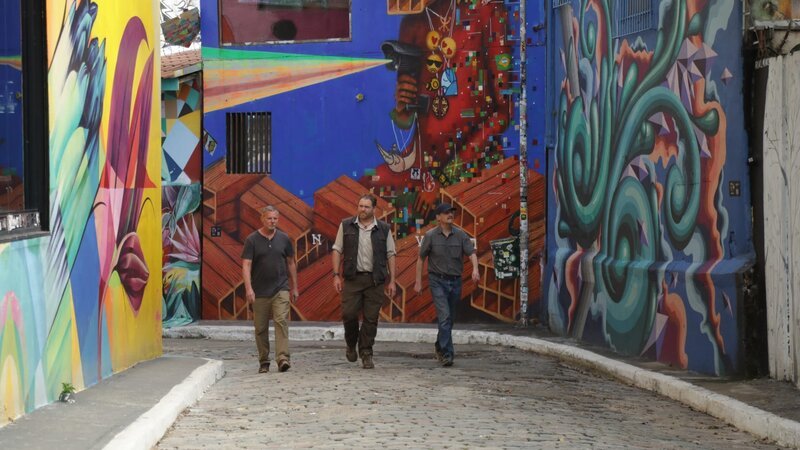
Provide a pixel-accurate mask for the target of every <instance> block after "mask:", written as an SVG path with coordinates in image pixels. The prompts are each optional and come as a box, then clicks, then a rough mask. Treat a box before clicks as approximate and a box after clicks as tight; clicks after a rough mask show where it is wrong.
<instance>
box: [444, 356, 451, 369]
mask: <svg viewBox="0 0 800 450" xmlns="http://www.w3.org/2000/svg"><path fill="white" fill-rule="evenodd" d="M452 365H453V357H452V356H445V357H444V358H442V366H443V367H450V366H452Z"/></svg>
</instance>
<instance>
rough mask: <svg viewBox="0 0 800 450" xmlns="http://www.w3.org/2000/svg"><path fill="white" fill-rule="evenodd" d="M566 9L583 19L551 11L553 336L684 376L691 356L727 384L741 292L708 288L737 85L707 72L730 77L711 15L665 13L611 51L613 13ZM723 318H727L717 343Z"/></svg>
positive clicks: (722, 226)
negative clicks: (644, 357) (648, 359)
mask: <svg viewBox="0 0 800 450" xmlns="http://www.w3.org/2000/svg"><path fill="white" fill-rule="evenodd" d="M574 3H576V11H578V14H577V17H574V16H573V15H572V14H573V13H572V11H573V10H572V7H571V5H568V6H565V7H561V8H556V9H554V11H553V14H554V15H555V16H556V18H558V19H560V20H557V21H555V22H556V23H560V24H561V27H560V29H559V30H558V31H557V32H556V34H557V37H560V38H561V42H560V48H559V49H560V58H561V74H562V75H563V77H561V78H560V79H561V84H560V89H559V93H558V94H557V96H556V102H557V104H556V107H557V117H556V120H555V123H554V125H555V127H556V132H557V138H556V140H555V154H554V156H553V159H552V160H551V167H553V172H552V183H553V188H554V194H553V196H554V200H555V208H554V217H553V216H551V217H553V219H552V221H551V222H550V223H551V230H552V232H554V233H555V236H554V237H552V238H551V244H550V245H551V247H553V246H555V247H556V252H555V258H554V261H555V262H554V266H553V269H552V271H551V273H552V279H551V280H550V281H549V285H550V293H549V301H548V310H549V311H548V312H549V319H550V324H551V326H552V327H553V328H554V329H556V330H557V331H560V332H562V333H563V334H569V335H573V336H577V337H585V338H587V339H597V340H601V341H602V342H603V343H604V344H606V345H608V346H610V347H612V348H613V349H615V350H616V351H619V352H622V353H625V354H645V353H647V352H651V353H652V356H654V357H655V358H657V359H659V360H662V361H665V362H669V363H673V364H676V365H678V366H681V367H684V368H686V367H689V366H690V361H689V359H690V358H689V356H688V353H691V351H689V350H688V344H687V341H688V342H690V343H692V344H693V343H695V342H696V343H698V345H702V346H703V347H704V350H703V351H704V352H705V354H706V356H709V354H710V355H711V356H713V357H712V358H710V359H709V360H710V361H711V363H710V364H709V365H708V366H703V367H701V368H700V369H701V370H704V371H710V372H714V373H724V372H726V371H730V370H733V366H734V365H735V362H734V359H735V358H734V357H733V353H734V352H735V344H732V343H730V342H727V341H732V340H734V339H732V338H731V336H732V335H733V334H735V332H733V331H731V329H732V328H735V325H733V324H735V321H733V318H734V310H735V308H734V306H735V305H733V304H732V303H733V302H732V300H731V297H735V296H734V295H733V294H730V293H729V291H730V289H731V288H732V287H733V286H730V285H734V284H735V282H730V283H727V282H726V283H727V284H729V285H728V286H725V285H724V284H725V283H721V282H720V280H717V278H715V277H718V275H717V273H718V272H719V271H720V269H719V265H720V262H721V261H723V260H724V259H725V257H726V255H725V248H724V247H725V246H724V242H723V240H724V236H725V235H726V234H728V225H729V224H728V211H727V209H728V207H727V206H726V204H725V203H724V202H723V201H721V199H722V197H723V191H722V190H721V186H722V181H723V179H724V178H725V177H726V173H725V171H726V156H727V153H728V148H727V136H726V131H727V116H726V110H725V107H723V103H724V101H723V98H724V97H725V96H726V95H728V93H727V92H723V91H724V90H725V89H726V87H727V86H728V82H729V81H730V80H731V78H732V77H733V75H732V73H731V71H730V70H729V69H728V67H727V66H723V67H717V66H715V65H714V64H712V61H714V60H715V59H718V60H722V62H723V64H731V66H732V67H735V66H733V62H732V61H730V60H726V59H724V58H718V56H719V55H718V53H717V51H716V50H715V49H714V47H713V46H714V42H715V39H717V40H718V39H719V36H718V34H719V32H725V30H724V29H722V28H720V26H719V25H718V24H719V21H718V20H717V21H712V20H710V19H708V20H707V18H708V17H709V14H710V13H709V11H710V10H712V9H717V11H719V8H718V6H717V5H716V4H715V3H714V2H706V1H700V0H696V1H695V0H675V1H673V2H670V3H662V4H661V6H660V11H658V16H659V21H658V26H657V28H656V29H655V30H650V31H645V32H643V33H641V34H640V35H632V36H626V37H620V38H615V37H614V34H613V32H614V27H615V19H616V17H615V16H614V14H615V11H617V8H615V2H614V1H613V0H605V1H603V0H598V1H594V0H581V1H579V2H574ZM727 14H728V17H729V18H733V17H734V16H733V15H732V14H735V13H733V11H732V8H728V10H727ZM732 31H735V27H734V28H732ZM651 42H653V43H654V45H652V44H649V43H651ZM556 46H557V47H559V46H558V45H556ZM731 235H733V232H732V231H731ZM729 256H733V255H729ZM718 308H722V309H725V310H727V311H728V312H729V315H728V316H729V317H730V322H728V323H726V324H725V326H724V330H723V324H722V317H721V315H720V314H719V312H718V311H717V309H718ZM687 309H688V310H689V311H688V312H687ZM728 316H726V318H728ZM695 323H696V324H697V328H696V329H695V328H694V324H695ZM728 324H732V325H730V326H729V325H728ZM689 325H692V329H690V328H689ZM698 330H699V331H698ZM726 334H727V336H726ZM709 344H710V345H709ZM726 344H727V345H728V347H730V348H728V349H726ZM732 345H733V346H732ZM709 348H710V349H711V350H710V351H709V350H708V349H709ZM687 352H688V353H687ZM701 365H702V364H701Z"/></svg>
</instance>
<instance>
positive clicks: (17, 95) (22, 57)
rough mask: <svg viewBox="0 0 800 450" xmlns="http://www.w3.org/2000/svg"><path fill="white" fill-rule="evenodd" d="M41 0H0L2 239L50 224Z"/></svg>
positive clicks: (44, 47) (0, 198)
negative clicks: (0, 12) (0, 15)
mask: <svg viewBox="0 0 800 450" xmlns="http://www.w3.org/2000/svg"><path fill="white" fill-rule="evenodd" d="M43 3H44V1H43V0H0V8H2V9H0V11H3V14H2V17H0V239H2V240H7V239H9V238H13V237H17V236H19V235H20V234H25V233H30V232H35V231H41V230H42V229H43V227H42V224H46V223H47V220H48V218H47V215H48V214H47V212H48V210H47V209H48V202H47V177H48V171H47V134H48V126H47V116H48V115H47V89H46V88H47V83H46V80H47V78H46V63H45V49H46V45H45V42H46V41H45V26H44V8H43Z"/></svg>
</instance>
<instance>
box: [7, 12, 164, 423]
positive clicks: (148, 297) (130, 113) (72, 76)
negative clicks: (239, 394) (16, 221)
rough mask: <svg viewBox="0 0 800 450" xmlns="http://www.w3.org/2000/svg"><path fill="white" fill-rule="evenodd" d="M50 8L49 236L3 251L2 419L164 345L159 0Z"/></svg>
mask: <svg viewBox="0 0 800 450" xmlns="http://www.w3.org/2000/svg"><path fill="white" fill-rule="evenodd" d="M45 9H46V11H47V36H48V61H49V72H48V89H49V95H50V102H49V104H50V107H49V112H50V116H49V125H50V140H49V147H50V148H49V150H50V211H51V214H50V217H51V219H50V236H49V237H47V238H40V239H31V240H25V241H19V242H14V243H11V244H4V245H2V246H0V266H2V267H4V268H11V269H7V270H3V274H2V275H1V276H0V289H1V290H2V292H0V339H2V340H0V403H1V404H2V405H3V411H4V412H3V415H2V416H0V423H2V422H5V421H7V420H9V419H12V418H14V417H16V416H19V415H20V414H23V413H25V412H28V411H31V410H32V409H34V408H36V407H38V406H40V405H42V404H45V403H48V402H51V401H53V400H54V399H55V398H56V397H57V396H58V394H59V392H60V391H61V383H65V382H66V383H71V384H72V385H74V386H75V387H76V388H78V389H82V388H84V387H86V386H90V385H92V384H95V383H97V382H98V381H99V380H100V379H102V378H103V377H106V376H109V375H111V374H112V373H113V372H116V371H119V370H122V369H125V368H127V367H130V366H131V365H133V364H134V363H136V362H138V361H141V360H143V359H149V358H152V357H154V356H157V355H158V354H160V352H161V332H160V331H161V305H160V297H161V296H160V284H161V283H160V282H159V278H158V276H152V274H158V273H159V272H160V271H161V258H160V252H161V242H160V239H159V236H160V228H161V227H160V213H159V212H160V209H161V194H160V186H159V177H158V174H159V172H160V164H161V155H160V154H159V152H158V151H151V149H157V148H158V122H157V120H158V116H157V115H156V114H153V111H154V107H155V106H156V105H157V104H158V103H157V102H158V95H159V92H158V91H159V89H158V83H157V81H156V80H157V78H156V77H154V67H156V64H158V52H157V51H154V48H155V49H157V48H158V45H157V42H156V41H155V39H157V37H156V36H155V35H154V33H153V32H154V30H155V26H154V25H153V24H154V23H155V22H154V21H155V20H157V15H156V9H155V3H154V2H128V3H125V4H121V3H119V2H112V1H97V2H94V1H88V0H75V1H73V0H67V1H63V0H52V1H47V3H46V8H45Z"/></svg>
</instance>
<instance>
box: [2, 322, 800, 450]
mask: <svg viewBox="0 0 800 450" xmlns="http://www.w3.org/2000/svg"><path fill="white" fill-rule="evenodd" d="M457 328H458V329H457V330H456V331H454V340H455V343H456V344H488V345H502V346H509V347H515V348H519V349H522V350H526V351H531V352H535V353H538V354H541V355H547V356H551V357H554V358H557V359H559V360H563V361H565V362H568V363H570V364H575V365H580V366H583V367H586V368H587V369H590V370H593V371H596V372H599V373H602V374H605V375H608V376H610V377H613V378H616V379H618V380H620V381H622V382H624V383H627V384H630V385H633V386H637V387H639V388H642V389H646V390H649V391H652V392H656V393H659V394H661V395H664V396H666V397H669V398H671V399H674V400H677V401H679V402H682V403H684V404H686V405H688V406H690V407H692V408H693V409H695V410H697V411H701V412H704V413H707V414H709V415H712V416H714V417H717V418H719V419H722V420H724V421H726V422H728V423H729V424H731V425H733V426H735V427H737V428H739V429H741V430H744V431H747V432H749V433H751V434H753V435H755V436H757V437H759V438H764V439H769V440H772V441H775V442H777V443H778V444H781V445H785V446H791V447H796V448H800V423H798V422H797V421H798V420H800V391H798V390H797V389H796V388H795V387H794V386H792V385H791V384H789V383H783V382H778V381H774V380H749V381H748V380H726V379H719V378H713V377H704V376H698V375H696V374H691V373H687V372H684V371H676V370H674V369H670V368H669V367H666V366H664V365H661V364H657V363H653V362H649V361H644V360H638V359H636V358H624V357H620V356H618V355H613V354H611V353H609V352H608V351H607V350H604V349H591V350H592V351H590V350H589V349H587V348H582V347H581V346H579V345H578V344H577V343H575V342H574V341H571V340H566V339H561V338H555V337H551V336H546V335H544V333H543V332H542V331H541V330H537V329H535V328H524V329H519V328H515V327H513V326H509V325H470V324H463V325H462V324H458V325H457ZM435 336H436V328H435V326H431V325H397V324H381V327H380V328H379V332H378V337H377V339H378V340H380V341H395V342H419V343H431V342H433V341H434V339H435ZM164 337H167V338H196V339H216V340H252V339H253V329H252V325H251V324H250V323H247V322H232V323H230V322H225V323H220V322H201V323H199V324H195V325H190V326H186V327H181V328H174V329H169V330H164ZM290 339H291V340H294V341H330V340H336V341H341V340H343V330H342V326H341V324H336V323H331V324H320V323H311V324H309V323H298V322H293V323H292V325H291V327H290ZM601 353H602V354H601ZM223 374H224V369H223V367H222V362H221V361H209V360H206V359H201V358H181V357H175V356H165V357H162V358H158V359H156V360H153V361H148V362H144V363H141V364H138V365H136V366H135V367H133V368H131V369H129V370H126V371H124V372H122V373H120V374H117V375H115V376H113V377H111V378H109V379H107V380H105V381H103V382H101V383H99V384H98V385H96V386H94V387H91V388H89V389H87V390H85V391H83V392H80V393H78V394H77V396H76V400H77V401H76V403H75V404H71V405H67V404H61V403H56V404H52V405H48V406H45V407H43V408H40V409H38V410H36V411H34V412H33V413H31V414H28V415H26V416H24V417H22V418H20V419H18V420H17V421H15V422H14V423H12V424H10V425H8V426H6V427H4V428H0V447H1V448H13V449H16V448H20V449H28V448H31V449H33V448H52V447H56V446H58V447H61V448H76V449H77V448H81V449H85V448H114V449H117V448H151V447H152V446H153V445H154V444H155V443H156V442H158V440H159V439H160V438H161V437H162V436H163V434H164V433H165V432H166V430H167V429H169V427H170V426H171V425H172V423H173V422H174V421H175V419H176V417H177V416H178V415H179V414H180V412H181V411H182V410H183V409H185V408H186V407H188V406H190V405H192V404H193V403H194V402H196V401H197V400H198V399H199V398H200V397H201V396H202V394H203V392H204V391H205V390H206V389H207V388H208V387H209V386H210V385H211V384H213V383H214V382H216V381H217V380H218V379H219V378H221V377H222V376H223Z"/></svg>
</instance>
